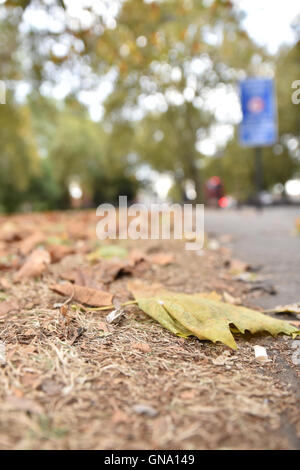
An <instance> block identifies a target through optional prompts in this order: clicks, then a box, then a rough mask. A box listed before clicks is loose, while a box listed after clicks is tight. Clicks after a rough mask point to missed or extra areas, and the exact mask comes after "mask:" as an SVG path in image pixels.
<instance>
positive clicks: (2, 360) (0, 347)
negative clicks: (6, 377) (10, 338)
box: [0, 341, 6, 366]
mask: <svg viewBox="0 0 300 470" xmlns="http://www.w3.org/2000/svg"><path fill="white" fill-rule="evenodd" d="M5 364H6V346H5V344H4V343H2V341H0V366H5Z"/></svg>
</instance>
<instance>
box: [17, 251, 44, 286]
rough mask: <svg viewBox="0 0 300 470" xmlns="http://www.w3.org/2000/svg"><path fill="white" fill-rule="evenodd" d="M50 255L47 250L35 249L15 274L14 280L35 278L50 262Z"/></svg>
mask: <svg viewBox="0 0 300 470" xmlns="http://www.w3.org/2000/svg"><path fill="white" fill-rule="evenodd" d="M50 261H51V260H50V255H49V253H48V251H46V250H43V249H37V250H35V251H33V252H32V253H31V255H30V256H29V257H28V258H27V260H26V261H25V263H24V264H23V266H22V267H21V269H20V270H19V271H18V272H17V273H16V274H15V276H14V281H15V282H21V281H22V280H27V279H28V278H31V277H32V278H36V277H39V276H41V275H42V274H43V272H44V271H45V270H46V269H47V266H48V265H49V264H50Z"/></svg>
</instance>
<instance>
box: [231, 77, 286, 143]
mask: <svg viewBox="0 0 300 470" xmlns="http://www.w3.org/2000/svg"><path fill="white" fill-rule="evenodd" d="M240 96H241V106H242V112H243V120H242V122H241V124H240V129H239V140H240V143H241V144H242V145H244V146H247V147H261V146H268V145H273V144H274V143H275V142H276V140H277V132H278V131H277V106H276V97H275V85H274V80H272V79H268V78H249V79H247V80H243V81H241V82H240Z"/></svg>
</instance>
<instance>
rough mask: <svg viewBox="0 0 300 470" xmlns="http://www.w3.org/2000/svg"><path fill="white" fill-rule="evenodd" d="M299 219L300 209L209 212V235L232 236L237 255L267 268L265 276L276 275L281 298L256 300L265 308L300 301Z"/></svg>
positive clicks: (282, 208) (206, 216) (206, 223)
mask: <svg viewBox="0 0 300 470" xmlns="http://www.w3.org/2000/svg"><path fill="white" fill-rule="evenodd" d="M297 217H299V218H300V208H299V207H280V208H274V207H272V208H266V209H263V210H262V211H256V210H255V209H252V208H244V209H240V210H229V211H219V210H211V209H207V210H206V212H205V230H206V232H208V233H212V234H215V235H221V234H230V235H232V236H233V239H232V243H231V244H230V247H231V248H232V252H233V256H234V257H237V258H239V259H241V260H244V261H247V262H249V263H250V264H253V265H263V268H262V270H261V273H262V274H266V275H271V276H272V277H271V279H270V282H271V283H272V284H273V285H274V286H275V288H276V290H277V295H276V296H270V295H266V296H263V297H260V298H259V299H257V300H256V302H257V305H260V306H262V307H264V308H271V307H273V306H275V305H284V304H289V303H294V302H300V236H295V234H294V233H293V230H294V226H295V225H294V224H295V219H296V218H297Z"/></svg>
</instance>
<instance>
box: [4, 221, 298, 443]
mask: <svg viewBox="0 0 300 470" xmlns="http://www.w3.org/2000/svg"><path fill="white" fill-rule="evenodd" d="M0 222H1V230H0V240H1V241H0V251H2V258H1V256H0V261H2V264H3V266H4V265H5V266H4V267H3V266H2V270H1V271H0V285H1V293H0V297H1V296H3V298H2V300H3V301H6V302H7V301H8V302H9V301H14V302H15V306H14V308H13V309H12V310H10V311H9V312H8V313H4V314H2V315H1V313H0V341H1V343H2V344H4V345H5V347H6V360H5V361H4V360H3V365H2V366H0V400H1V401H0V448H1V449H108V450H110V449H126V450H130V449H192V450H194V449H299V448H300V412H299V400H300V392H299V390H300V374H299V372H300V368H299V366H297V365H294V364H293V361H292V355H293V353H294V352H295V351H294V349H293V340H292V339H291V338H289V337H284V336H281V337H278V338H272V337H270V336H267V335H255V336H251V335H250V334H249V335H245V336H242V335H240V336H237V343H238V350H237V351H232V350H230V349H229V348H227V347H226V346H223V345H221V344H212V343H210V342H205V341H199V340H198V339H196V338H189V339H183V338H179V337H176V336H174V335H173V334H172V333H170V332H168V331H167V330H164V329H163V328H162V327H161V326H160V325H159V324H157V323H155V322H154V321H153V320H152V319H151V318H149V317H148V316H147V315H145V314H144V313H143V312H142V311H141V310H139V308H138V307H137V306H136V305H129V306H127V307H126V308H125V307H124V312H125V313H124V315H123V316H122V317H121V318H120V320H119V322H117V323H113V324H109V323H107V322H106V316H107V314H108V313H109V311H95V310H93V309H91V308H89V307H87V306H85V308H82V307H81V305H80V304H79V303H78V302H75V301H74V299H72V298H69V299H67V298H66V297H62V296H60V295H58V294H57V293H55V292H53V291H52V290H51V289H50V286H51V285H53V284H55V283H58V282H61V273H63V272H67V271H68V272H70V271H71V272H75V271H76V269H81V270H83V269H84V268H89V267H90V266H91V262H89V261H88V260H87V253H89V252H90V251H92V250H93V249H94V248H95V246H96V244H97V239H96V236H95V225H96V222H97V221H96V219H95V217H94V214H93V213H89V212H83V213H80V212H79V213H53V214H36V215H28V216H27V215H21V216H14V217H10V218H2V219H1V221H0ZM3 227H5V230H4V229H3ZM37 231H42V233H43V236H44V237H45V236H47V237H48V238H47V239H46V241H45V238H44V242H43V243H44V246H45V247H46V248H47V249H49V243H53V242H54V241H55V240H53V238H55V239H56V238H58V239H59V240H62V239H64V240H67V242H68V244H69V246H72V247H73V248H74V250H73V253H68V254H66V256H63V257H62V259H61V260H60V261H59V262H55V263H52V264H50V265H47V267H46V269H45V270H44V272H43V274H42V275H41V276H40V277H39V278H38V279H33V278H24V279H21V282H15V277H14V276H15V273H16V271H18V270H19V269H20V267H21V266H22V264H23V263H24V262H25V261H26V258H27V256H29V253H26V255H24V254H22V253H20V243H22V241H24V240H25V239H26V238H27V239H28V237H29V236H30V235H32V233H36V232H37ZM36 240H38V237H36ZM59 240H56V243H57V242H58V241H59ZM107 243H108V242H107ZM114 243H115V244H117V245H118V246H119V245H121V246H123V247H125V248H127V249H128V250H131V249H135V250H136V249H138V250H141V251H142V252H143V253H145V254H153V253H160V252H164V253H166V252H167V253H172V254H173V255H174V261H173V263H171V264H168V265H162V266H160V265H157V264H151V263H149V262H147V261H143V262H141V263H140V265H139V266H138V267H136V268H134V269H132V271H131V272H128V273H126V272H125V273H122V272H120V273H119V276H118V277H117V278H116V279H113V280H110V281H109V282H107V283H104V287H103V289H105V290H107V291H108V292H110V293H112V294H114V304H115V305H116V306H118V305H120V304H121V303H123V302H127V301H130V300H131V299H132V297H131V295H130V293H129V292H128V290H127V288H126V285H127V282H128V281H129V280H132V279H142V280H144V281H145V282H149V283H150V284H152V283H153V282H160V283H162V284H163V285H164V286H165V287H167V288H168V289H170V290H175V291H178V292H179V291H180V292H185V293H194V292H212V291H216V292H217V293H219V294H221V295H224V292H226V293H227V294H229V295H230V296H231V297H233V298H239V299H240V301H241V302H242V303H243V304H244V305H247V306H250V307H251V306H253V303H256V300H257V296H258V295H261V293H262V291H260V290H259V288H258V289H256V290H253V289H252V287H251V284H250V283H245V282H239V281H237V280H234V276H233V275H232V273H231V272H230V269H229V266H230V260H231V253H230V252H229V250H228V248H226V243H223V242H222V239H221V238H220V240H219V241H218V243H217V244H214V246H212V245H211V247H210V245H209V242H207V244H206V248H205V249H204V250H203V252H202V253H201V256H197V255H195V253H191V252H187V251H185V249H184V248H185V245H184V243H183V242H182V241H169V242H166V241H164V242H163V241H138V242H133V241H130V242H129V241H119V242H114ZM54 246H56V245H55V243H54ZM212 248H213V249H212ZM66 251H68V250H66ZM4 258H5V259H4ZM260 261H261V260H258V263H259V262H260ZM101 263H102V262H101V261H99V269H100V267H101ZM96 266H97V265H96ZM264 293H265V292H264ZM274 304H275V300H274ZM0 305H1V302H0ZM0 312H1V310H0ZM254 345H262V346H265V347H266V348H267V351H268V356H269V361H268V362H264V363H261V362H258V361H257V360H255V355H254V349H253V346H254Z"/></svg>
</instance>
